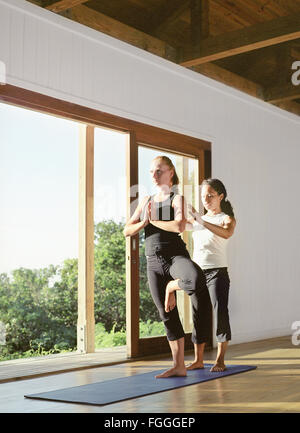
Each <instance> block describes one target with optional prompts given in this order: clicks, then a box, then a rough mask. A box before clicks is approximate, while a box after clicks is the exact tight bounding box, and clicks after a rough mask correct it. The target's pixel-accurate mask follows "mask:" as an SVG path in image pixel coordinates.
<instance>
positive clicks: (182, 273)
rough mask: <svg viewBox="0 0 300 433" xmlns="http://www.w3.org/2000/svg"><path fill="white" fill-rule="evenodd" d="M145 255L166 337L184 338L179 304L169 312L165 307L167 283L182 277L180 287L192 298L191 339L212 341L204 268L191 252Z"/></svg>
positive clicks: (150, 285)
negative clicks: (192, 256)
mask: <svg viewBox="0 0 300 433" xmlns="http://www.w3.org/2000/svg"><path fill="white" fill-rule="evenodd" d="M173 254H174V253H173ZM146 257H147V275H148V282H149V287H150V292H151V295H152V298H153V301H154V303H155V305H156V307H157V309H158V312H159V315H160V318H161V320H162V321H163V323H164V326H165V329H166V334H167V339H168V340H169V341H173V340H179V339H180V338H182V337H184V330H183V327H182V323H181V321H180V318H179V314H178V309H177V306H176V307H175V308H174V309H173V310H172V311H170V312H166V311H165V307H164V304H165V293H166V286H167V284H168V282H169V281H171V280H177V279H179V281H178V285H179V287H180V288H181V289H182V290H184V291H185V292H186V293H187V294H188V295H189V296H190V298H191V303H192V319H193V332H192V342H193V343H196V344H201V343H205V342H207V341H209V340H210V334H211V302H210V298H209V294H208V290H207V287H206V281H205V277H204V274H203V272H202V270H201V268H200V267H199V266H198V265H197V264H196V263H195V262H193V261H192V260H191V258H190V255H189V253H188V251H183V252H182V253H180V254H178V255H171V254H162V253H161V252H159V251H157V252H156V253H155V254H153V255H150V256H148V255H147V256H146ZM175 296H176V291H175Z"/></svg>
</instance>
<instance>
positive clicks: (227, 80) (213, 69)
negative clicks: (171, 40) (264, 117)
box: [188, 63, 263, 98]
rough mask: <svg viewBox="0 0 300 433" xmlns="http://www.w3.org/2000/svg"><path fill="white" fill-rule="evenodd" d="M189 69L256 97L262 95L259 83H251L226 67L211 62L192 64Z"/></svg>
mask: <svg viewBox="0 0 300 433" xmlns="http://www.w3.org/2000/svg"><path fill="white" fill-rule="evenodd" d="M188 69H191V70H193V71H195V72H198V73H200V74H202V75H205V76H206V77H208V78H212V79H213V80H216V81H219V82H220V83H223V84H226V85H227V86H230V87H233V88H235V89H237V90H240V91H242V92H244V93H247V94H248V95H251V96H254V97H256V98H261V97H262V95H263V88H262V86H260V85H259V84H256V83H253V81H250V80H248V79H247V78H244V77H242V76H240V75H238V74H235V73H234V72H231V71H228V70H227V69H224V68H221V67H220V66H218V65H214V64H213V63H206V64H204V65H198V66H194V67H191V68H188Z"/></svg>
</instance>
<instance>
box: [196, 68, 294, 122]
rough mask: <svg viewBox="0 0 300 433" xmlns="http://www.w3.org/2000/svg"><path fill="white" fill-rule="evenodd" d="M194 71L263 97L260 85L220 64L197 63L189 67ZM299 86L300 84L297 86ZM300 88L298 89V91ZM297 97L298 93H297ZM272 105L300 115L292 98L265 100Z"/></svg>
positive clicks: (260, 97) (249, 93) (263, 92)
mask: <svg viewBox="0 0 300 433" xmlns="http://www.w3.org/2000/svg"><path fill="white" fill-rule="evenodd" d="M189 69H191V70H193V71H195V72H198V73H200V74H202V75H205V76H206V77H208V78H212V79H213V80H216V81H218V82H220V83H223V84H226V85H227V86H229V87H233V88H235V89H237V90H240V91H241V92H244V93H247V94H248V95H251V96H254V97H255V98H259V99H264V96H265V91H264V89H263V87H262V86H260V85H259V84H257V83H254V82H253V81H250V80H248V79H246V78H244V77H241V76H240V75H238V74H235V73H233V72H230V71H228V70H227V69H224V68H221V67H220V66H217V65H214V64H213V63H207V64H205V65H198V66H194V67H191V68H189ZM299 87H300V86H299ZM299 91H300V89H299V90H298V92H299ZM298 98H300V95H299V94H298ZM295 99H296V98H295ZM265 102H269V103H271V104H272V105H275V106H277V107H279V108H281V109H282V110H286V111H289V112H290V113H293V114H296V115H298V116H300V104H298V103H296V102H294V101H292V100H280V101H265Z"/></svg>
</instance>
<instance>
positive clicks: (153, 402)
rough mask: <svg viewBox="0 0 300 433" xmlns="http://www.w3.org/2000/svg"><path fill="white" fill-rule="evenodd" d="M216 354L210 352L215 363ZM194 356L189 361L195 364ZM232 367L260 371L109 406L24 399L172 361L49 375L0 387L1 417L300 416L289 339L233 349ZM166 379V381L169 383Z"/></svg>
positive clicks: (299, 372) (296, 357) (299, 371)
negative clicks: (254, 367) (161, 414)
mask: <svg viewBox="0 0 300 433" xmlns="http://www.w3.org/2000/svg"><path fill="white" fill-rule="evenodd" d="M215 354H216V352H215V350H212V351H207V352H205V361H206V362H213V361H214V358H215ZM192 358H193V355H192V353H191V352H189V353H187V354H186V361H187V362H188V361H190V360H192ZM227 363H228V364H251V365H256V366H257V369H256V370H253V371H249V372H246V373H242V374H238V375H234V376H228V377H224V378H221V379H216V380H212V381H209V382H204V383H200V384H196V385H191V386H188V387H185V388H180V389H176V390H171V391H166V392H161V393H158V394H154V395H150V396H145V397H141V398H136V399H132V400H128V401H124V402H119V403H115V404H110V405H106V406H88V405H80V404H70V403H56V402H47V401H39V400H31V399H25V398H24V394H30V393H37V392H45V391H50V390H55V389H59V388H66V387H71V386H77V385H84V384H88V383H93V382H98V381H101V380H109V379H113V378H118V377H124V376H129V375H133V374H139V373H145V372H148V371H152V370H155V369H161V368H168V367H169V366H170V365H171V360H170V358H169V357H167V358H162V359H158V358H157V357H155V358H153V359H149V358H147V359H145V360H139V361H134V362H130V363H123V364H118V365H111V366H103V367H98V368H90V369H81V370H78V371H71V372H66V373H60V374H55V375H53V374H52V375H50V376H43V377H38V378H31V379H26V380H18V381H15V382H8V383H0V412H1V413H16V412H18V413H20V412H22V413H23V412H25V413H55V412H56V413H149V412H150V413H162V412H164V413H183V412H184V413H202V412H205V413H207V412H213V413H217V412H221V413H232V412H234V413H237V412H243V413H246V412H250V413H255V412H264V413H266V412H270V413H276V412H284V413H293V412H297V413H299V412H300V346H295V345H293V344H292V342H291V338H290V337H280V338H273V339H269V340H261V341H256V342H251V343H244V344H238V345H232V346H229V348H228V353H227ZM166 380H167V379H166Z"/></svg>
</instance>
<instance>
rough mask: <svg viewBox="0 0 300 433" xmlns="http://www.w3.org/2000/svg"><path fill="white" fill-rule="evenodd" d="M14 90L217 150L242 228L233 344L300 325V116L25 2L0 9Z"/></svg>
mask: <svg viewBox="0 0 300 433" xmlns="http://www.w3.org/2000/svg"><path fill="white" fill-rule="evenodd" d="M0 61H4V62H5V64H6V66H7V74H8V76H7V82H8V83H9V84H13V85H16V86H20V87H23V88H26V89H29V90H33V91H37V92H40V93H43V94H46V95H50V96H54V97H58V98H61V99H63V100H67V101H70V102H75V103H78V104H81V105H86V106H88V107H91V108H96V109H99V110H102V111H106V112H109V113H112V114H117V115H121V116H123V117H127V118H130V119H133V120H138V121H141V122H144V123H148V124H152V125H154V126H159V127H162V128H166V129H170V130H173V131H176V132H181V133H184V134H188V135H191V136H194V137H198V138H203V139H208V140H211V141H212V167H213V175H214V176H216V177H219V178H221V179H222V180H223V181H224V183H225V185H226V186H227V189H228V194H229V198H230V199H231V200H232V203H233V206H234V209H235V211H236V216H237V220H238V224H237V229H236V233H235V235H234V237H233V238H232V239H231V243H230V252H229V253H230V275H231V295H230V311H231V324H232V331H233V342H235V343H238V342H244V341H251V340H255V339H261V338H268V337H275V336H280V335H288V334H291V324H292V322H294V321H296V320H300V308H299V305H300V283H299V281H300V266H299V256H300V254H299V244H300V230H299V221H300V204H299V198H298V197H299V161H300V122H299V117H296V116H294V115H292V114H290V113H286V112H284V111H282V110H280V109H278V108H276V107H272V106H270V105H268V104H265V103H263V102H262V101H259V100H256V99H254V98H252V97H250V96H247V95H244V94H242V93H241V92H239V91H237V90H234V89H231V88H229V87H227V86H225V85H223V84H220V83H217V82H215V81H213V80H210V79H209V78H207V77H204V76H201V75H199V74H196V73H194V72H192V71H189V70H187V69H184V68H182V67H180V66H178V65H174V64H172V63H170V62H168V61H165V60H163V59H160V58H158V57H156V56H153V55H151V54H149V53H146V52H144V51H142V50H139V49H137V48H135V47H132V46H130V45H128V44H125V43H123V42H120V41H118V40H116V39H113V38H111V37H108V36H106V35H103V34H101V33H99V32H96V31H93V30H92V29H88V28H86V27H84V26H81V25H80V24H78V23H74V22H71V21H70V20H67V19H65V18H63V17H61V16H58V15H55V14H53V13H51V12H48V11H46V10H43V9H41V8H39V7H36V6H34V5H32V4H30V3H27V2H25V1H23V0H0Z"/></svg>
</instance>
